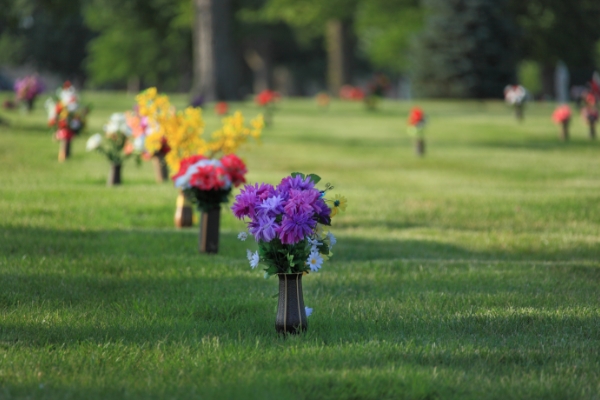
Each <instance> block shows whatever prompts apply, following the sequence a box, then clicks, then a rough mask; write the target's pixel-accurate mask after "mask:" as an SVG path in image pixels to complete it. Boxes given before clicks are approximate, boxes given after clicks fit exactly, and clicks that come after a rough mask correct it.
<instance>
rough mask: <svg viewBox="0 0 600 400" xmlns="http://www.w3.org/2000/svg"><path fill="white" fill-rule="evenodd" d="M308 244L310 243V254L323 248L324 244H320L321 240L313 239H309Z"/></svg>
mask: <svg viewBox="0 0 600 400" xmlns="http://www.w3.org/2000/svg"><path fill="white" fill-rule="evenodd" d="M308 243H310V252H311V253H312V252H313V251H317V247H318V246H321V245H322V244H323V243H322V242H319V239H311V238H308Z"/></svg>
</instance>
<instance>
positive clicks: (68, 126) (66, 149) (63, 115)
mask: <svg viewBox="0 0 600 400" xmlns="http://www.w3.org/2000/svg"><path fill="white" fill-rule="evenodd" d="M45 106H46V110H47V111H48V126H50V127H51V128H56V133H55V135H54V137H55V138H56V139H57V140H59V141H60V143H61V145H60V149H59V153H58V161H61V162H62V161H65V160H66V159H67V158H69V157H70V155H71V140H72V139H73V138H74V137H75V136H77V135H79V133H81V131H82V130H83V129H84V128H85V121H86V118H87V115H88V113H89V111H90V109H89V107H87V106H85V107H82V106H81V105H80V104H79V99H78V96H77V92H76V90H75V88H74V87H73V86H72V85H71V83H70V82H69V81H67V82H65V83H64V85H63V86H62V88H60V89H59V90H57V93H56V97H55V98H50V99H48V100H46V104H45Z"/></svg>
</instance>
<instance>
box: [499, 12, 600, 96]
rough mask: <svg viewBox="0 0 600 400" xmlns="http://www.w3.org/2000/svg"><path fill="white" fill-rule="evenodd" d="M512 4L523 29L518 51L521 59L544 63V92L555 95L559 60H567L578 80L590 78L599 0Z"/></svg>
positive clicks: (598, 34) (599, 18)
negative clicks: (555, 80) (555, 77)
mask: <svg viewBox="0 0 600 400" xmlns="http://www.w3.org/2000/svg"><path fill="white" fill-rule="evenodd" d="M510 7H511V13H512V14H513V15H515V17H516V21H517V23H518V26H519V31H520V32H519V36H518V39H519V40H518V41H517V43H518V46H517V47H516V51H517V52H518V54H519V57H520V58H521V59H526V60H531V61H535V62H537V63H539V64H540V65H541V67H542V81H543V93H544V94H545V95H549V96H553V95H554V69H555V67H556V64H557V62H558V61H563V62H565V63H566V64H567V66H568V67H569V68H570V69H571V72H572V73H571V75H572V76H573V75H575V76H574V77H575V82H578V83H579V84H581V83H583V82H586V81H588V80H589V79H590V77H591V72H592V71H593V69H594V66H595V65H594V64H595V59H594V56H595V46H596V43H597V41H598V40H599V39H600V24H599V23H598V21H600V4H599V3H598V1H597V0H570V1H564V0H528V1H522V0H511V3H510ZM598 67H600V65H598ZM580 71H581V72H580ZM573 72H575V74H573ZM578 75H581V76H578Z"/></svg>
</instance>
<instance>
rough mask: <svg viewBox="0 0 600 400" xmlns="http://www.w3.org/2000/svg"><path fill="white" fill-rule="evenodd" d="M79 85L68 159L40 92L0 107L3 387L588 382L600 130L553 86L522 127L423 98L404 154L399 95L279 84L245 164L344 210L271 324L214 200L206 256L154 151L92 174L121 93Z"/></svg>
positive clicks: (595, 301) (373, 391)
mask: <svg viewBox="0 0 600 400" xmlns="http://www.w3.org/2000/svg"><path fill="white" fill-rule="evenodd" d="M7 96H8V95H6V96H3V97H7ZM83 97H84V100H85V101H89V102H91V103H93V105H94V109H93V112H92V114H91V118H90V124H89V129H88V131H87V133H85V134H84V135H83V136H84V137H81V138H78V139H76V140H75V141H74V148H73V157H72V158H71V159H70V160H69V161H68V162H66V163H63V164H59V163H58V162H57V153H58V144H57V143H55V142H53V141H52V139H51V137H52V136H51V133H50V132H49V130H48V128H47V127H46V125H45V112H44V111H43V109H42V107H41V106H42V104H41V103H43V100H42V101H40V102H39V104H38V109H37V110H36V111H35V112H34V113H33V114H32V115H30V116H26V115H22V114H19V113H18V112H14V113H10V114H9V113H7V112H3V111H0V113H1V114H0V116H2V117H3V118H4V119H7V120H8V121H9V122H10V126H9V127H0V165H2V172H0V216H1V217H0V398H1V399H3V400H4V399H18V398H28V399H106V398H123V399H185V398H190V399H192V398H193V399H195V398H203V399H204V398H206V399H212V398H231V399H254V398H255V399H438V398H439V399H449V398H454V399H482V398H485V399H510V398H515V399H598V398H600V295H599V293H600V291H599V289H600V144H599V143H598V142H591V141H590V140H589V139H588V138H587V130H586V127H585V125H584V124H583V122H582V121H581V120H580V119H578V118H575V119H574V120H573V122H572V124H571V135H572V140H571V141H570V142H569V143H562V142H560V141H559V140H558V127H556V126H554V125H553V124H552V122H551V120H550V114H551V112H552V109H553V107H554V105H552V104H549V103H548V104H534V105H529V106H528V108H527V109H526V119H525V121H524V123H521V124H519V123H517V122H516V121H515V120H514V118H513V115H512V112H511V110H510V109H508V108H507V107H506V106H504V104H502V103H500V102H450V101H447V102H443V101H439V102H421V103H420V105H422V106H423V108H424V109H425V111H426V113H427V114H428V116H429V118H430V120H429V124H428V126H427V131H426V135H427V155H426V157H425V158H422V159H419V158H417V157H416V156H415V155H414V152H413V143H412V139H411V138H410V137H408V136H407V135H406V133H405V119H406V116H407V113H408V110H409V109H410V107H411V106H412V104H410V103H407V102H391V101H390V102H384V103H383V104H382V105H381V108H380V110H379V111H377V112H367V111H365V109H364V107H363V106H362V104H356V103H343V102H333V103H332V105H331V106H330V109H329V110H328V111H320V110H317V109H316V105H315V104H314V102H313V101H312V100H311V101H309V100H293V99H285V100H284V101H283V102H282V103H281V104H280V105H279V106H278V108H279V109H278V111H277V112H276V114H275V117H274V125H273V126H272V127H271V128H269V129H266V130H265V131H264V136H263V141H262V144H261V145H259V146H252V147H248V148H247V149H245V150H244V151H242V152H241V153H240V155H241V156H242V157H243V158H244V159H245V161H246V162H247V165H248V167H249V170H250V173H249V175H248V178H249V180H250V181H251V182H256V181H267V182H270V183H277V182H278V181H279V180H280V179H281V178H282V177H283V176H284V175H286V174H288V173H290V172H292V171H303V172H307V173H309V172H314V173H317V174H319V175H321V176H322V177H323V179H324V182H331V183H332V184H334V185H335V187H336V190H334V193H340V194H344V195H345V196H346V197H347V198H348V200H349V206H348V210H347V212H346V213H345V214H342V215H341V216H339V217H336V218H335V219H334V227H333V229H332V231H333V233H334V234H335V235H336V236H337V239H338V244H337V245H336V247H335V248H334V252H335V256H334V257H333V259H332V260H331V261H330V262H329V263H326V264H325V265H324V267H323V269H322V270H321V272H319V273H315V274H310V275H308V276H306V277H305V278H304V299H305V303H306V305H307V306H309V307H312V308H314V313H313V315H312V316H311V317H310V318H309V330H308V332H307V333H306V334H304V335H301V336H299V337H288V338H287V339H284V338H282V337H278V336H277V335H276V333H275V328H274V323H275V313H276V308H277V299H275V298H273V295H274V294H275V293H276V292H277V281H276V279H274V278H271V279H270V280H265V279H264V278H263V277H262V273H261V272H260V271H253V270H251V269H250V268H249V266H248V262H247V260H246V248H247V247H250V248H251V249H253V248H255V244H254V243H253V242H250V243H248V242H240V241H238V240H237V239H236V236H237V232H239V231H240V230H241V229H242V228H243V223H242V222H240V221H237V220H235V218H233V216H232V215H231V213H230V212H229V210H228V209H224V212H223V213H222V219H221V249H220V253H219V254H218V255H216V256H207V255H199V254H198V253H197V235H198V233H197V229H198V228H197V225H196V227H194V228H192V229H184V230H177V229H175V228H174V227H173V213H174V208H175V198H176V191H175V189H174V188H173V187H172V186H171V185H170V184H164V185H158V184H156V183H155V182H154V177H153V172H152V166H151V165H150V164H149V163H145V164H143V165H142V166H141V167H139V168H138V167H136V166H135V164H134V163H133V162H131V163H130V164H127V165H126V166H125V167H124V172H123V180H124V184H123V185H122V186H121V187H118V188H107V187H106V185H105V182H106V176H107V174H108V171H109V164H108V162H107V161H106V160H105V159H104V158H102V156H101V155H100V154H97V153H86V152H85V140H86V138H87V137H88V136H89V135H91V134H92V133H94V132H98V131H100V129H101V127H102V125H103V123H105V121H106V119H107V118H108V116H109V115H110V113H111V112H114V111H122V110H126V109H128V108H130V106H131V104H132V100H133V99H132V97H127V96H126V95H124V94H116V93H84V94H83ZM175 100H176V101H175V102H176V103H177V104H179V105H183V104H184V102H185V98H184V97H183V96H180V97H176V98H175ZM238 106H239V108H241V109H242V110H243V111H244V113H245V115H246V116H247V117H251V116H254V115H255V114H256V113H258V109H257V107H256V106H254V105H253V104H251V103H245V104H239V105H238ZM205 117H206V120H207V127H208V129H209V130H210V129H212V128H214V127H216V126H217V123H218V118H217V117H216V116H215V115H214V112H213V110H212V107H207V109H206V111H205Z"/></svg>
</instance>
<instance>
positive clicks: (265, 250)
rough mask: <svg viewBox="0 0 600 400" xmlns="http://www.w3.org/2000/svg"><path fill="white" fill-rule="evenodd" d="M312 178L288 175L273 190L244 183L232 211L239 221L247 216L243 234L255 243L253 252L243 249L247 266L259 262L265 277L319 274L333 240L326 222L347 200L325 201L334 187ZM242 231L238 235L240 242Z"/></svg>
mask: <svg viewBox="0 0 600 400" xmlns="http://www.w3.org/2000/svg"><path fill="white" fill-rule="evenodd" d="M320 180H321V178H320V177H319V176H317V175H314V174H310V175H304V174H302V173H298V172H295V173H292V174H291V175H290V176H287V177H285V178H283V179H282V180H281V183H280V184H279V185H277V187H273V186H272V185H269V184H266V183H261V184H254V185H245V186H244V188H243V189H242V191H241V192H240V194H238V195H237V196H236V198H235V202H234V204H233V206H232V207H231V209H232V210H233V213H234V215H235V216H236V217H237V218H238V219H244V218H248V219H249V221H248V231H249V233H250V234H251V235H252V236H254V239H255V240H256V242H257V243H258V251H256V252H255V253H252V252H251V251H250V250H248V260H249V261H250V266H251V267H252V268H256V267H257V266H258V265H259V264H262V265H263V266H264V267H265V269H264V271H265V277H269V276H271V275H275V274H298V273H308V272H311V271H312V272H316V271H318V270H319V269H320V268H321V266H322V264H323V261H324V260H327V259H329V257H331V256H332V254H333V253H332V252H331V249H332V248H333V246H334V245H335V243H336V239H335V237H334V236H333V234H332V233H331V232H329V231H325V227H327V226H331V218H332V217H335V216H336V215H337V214H338V213H339V211H345V210H346V205H347V200H346V198H344V197H342V196H340V195H336V196H335V197H334V198H332V199H328V198H326V197H325V196H326V192H327V191H329V190H331V189H333V187H332V186H331V185H329V184H326V186H325V189H324V190H319V189H317V188H316V187H315V185H316V184H317V183H319V181H320ZM246 237H247V233H246V232H242V233H241V234H240V236H239V238H240V239H242V240H244V239H245V238H246Z"/></svg>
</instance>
